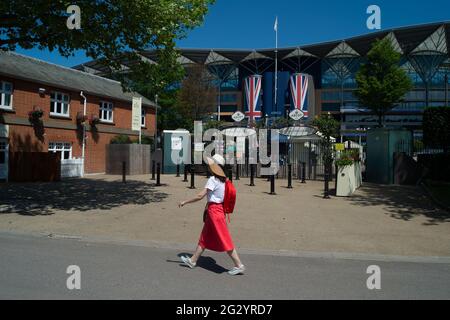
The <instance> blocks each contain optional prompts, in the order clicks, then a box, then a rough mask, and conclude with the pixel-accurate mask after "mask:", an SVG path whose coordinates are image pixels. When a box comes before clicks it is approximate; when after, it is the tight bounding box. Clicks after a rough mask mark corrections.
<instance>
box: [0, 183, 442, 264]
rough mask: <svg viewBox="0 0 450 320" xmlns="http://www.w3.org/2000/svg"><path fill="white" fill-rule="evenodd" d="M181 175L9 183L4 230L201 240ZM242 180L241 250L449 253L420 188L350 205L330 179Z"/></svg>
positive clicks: (377, 189) (237, 228) (0, 197)
mask: <svg viewBox="0 0 450 320" xmlns="http://www.w3.org/2000/svg"><path fill="white" fill-rule="evenodd" d="M181 179H182V178H175V177H174V176H163V177H162V182H163V184H164V185H163V186H162V187H155V186H154V185H153V183H152V182H151V181H150V177H149V176H137V177H129V180H128V181H127V183H126V184H123V183H122V182H121V180H120V177H117V176H104V175H101V176H94V177H89V178H88V179H74V180H64V181H62V182H60V183H37V184H4V185H2V184H0V231H5V232H20V233H25V234H28V233H37V234H46V235H48V234H63V235H72V236H82V237H88V238H91V237H106V238H112V239H125V240H133V241H159V242H168V243H195V242H196V241H197V240H198V236H199V234H200V232H201V229H202V228H203V222H202V214H203V209H204V206H205V204H204V202H201V203H196V204H193V205H190V206H187V207H185V208H183V209H179V208H178V207H177V203H178V202H179V201H181V200H185V199H187V198H192V197H193V196H195V195H196V194H197V193H198V192H199V191H200V189H201V188H202V187H203V186H204V184H205V183H206V179H205V178H204V177H196V185H197V187H198V189H197V190H189V189H188V188H187V186H188V185H189V184H188V183H182V182H181ZM248 182H249V181H248V179H242V180H240V181H237V182H236V181H235V184H236V187H237V190H238V203H237V206H236V212H235V214H234V215H233V217H232V219H231V220H232V222H231V224H230V230H231V234H232V236H233V240H234V242H235V243H236V245H237V246H238V247H239V248H252V249H258V250H261V249H263V250H266V249H268V250H274V251H280V250H291V251H303V252H305V251H311V252H353V253H363V254H365V253H371V254H384V255H400V256H429V257H432V256H450V214H449V213H446V212H442V210H440V209H438V208H435V207H434V206H433V205H432V204H431V203H430V201H429V200H428V199H427V198H426V197H425V196H424V195H423V194H422V193H421V192H420V190H419V189H418V188H414V187H399V186H378V185H369V184H367V185H364V187H363V188H361V189H360V190H358V192H356V193H355V194H354V195H353V196H352V197H350V198H337V197H332V199H330V200H323V199H322V190H323V183H322V182H312V181H308V183H307V184H301V183H300V182H299V181H295V182H294V189H287V188H286V181H285V180H277V182H276V183H277V195H276V196H271V195H268V194H267V192H268V191H269V184H268V183H267V181H265V180H261V179H258V180H257V181H256V187H254V188H252V187H249V186H248V185H247V184H248Z"/></svg>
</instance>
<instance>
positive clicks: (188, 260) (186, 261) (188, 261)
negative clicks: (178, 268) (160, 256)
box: [181, 256, 197, 269]
mask: <svg viewBox="0 0 450 320" xmlns="http://www.w3.org/2000/svg"><path fill="white" fill-rule="evenodd" d="M181 260H182V261H183V263H184V264H185V265H186V266H188V267H189V268H191V269H194V268H195V267H196V266H197V264H196V263H193V262H192V260H191V258H188V257H185V256H181Z"/></svg>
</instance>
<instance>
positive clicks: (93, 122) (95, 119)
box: [89, 114, 100, 127]
mask: <svg viewBox="0 0 450 320" xmlns="http://www.w3.org/2000/svg"><path fill="white" fill-rule="evenodd" d="M99 123H100V118H99V117H98V116H97V115H94V114H93V115H91V117H90V119H89V124H90V125H91V126H92V127H95V126H96V125H97V124H99Z"/></svg>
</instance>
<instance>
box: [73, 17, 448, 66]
mask: <svg viewBox="0 0 450 320" xmlns="http://www.w3.org/2000/svg"><path fill="white" fill-rule="evenodd" d="M441 26H444V28H445V30H446V35H447V46H448V51H449V52H450V23H449V21H445V22H435V23H429V24H423V25H415V26H408V27H401V28H392V29H386V30H382V31H377V32H371V33H368V34H365V35H361V36H356V37H351V38H346V39H338V40H334V41H329V42H323V43H318V44H310V45H299V46H297V47H289V48H279V49H278V57H279V59H283V58H284V57H286V56H287V55H289V54H290V53H291V52H293V51H294V50H296V49H298V48H300V49H302V50H303V51H305V52H307V53H310V54H312V55H314V56H315V57H317V58H319V59H320V58H325V57H326V56H327V55H328V53H330V52H331V51H332V50H333V49H334V48H336V47H337V46H338V45H339V44H340V43H341V42H343V41H345V42H346V43H347V44H348V45H349V46H350V47H351V48H352V49H353V50H355V51H356V52H357V53H358V54H360V55H361V56H364V55H366V54H367V52H368V51H369V50H370V48H371V45H372V43H373V42H374V41H375V40H376V39H383V38H384V37H386V36H387V35H388V34H389V33H393V34H394V36H395V37H396V39H397V40H398V42H399V45H400V46H401V49H402V50H403V52H404V54H405V55H408V54H410V53H411V51H413V50H414V49H415V48H416V47H417V46H418V45H420V43H422V42H423V41H424V40H425V39H427V37H429V36H430V35H432V34H433V32H435V31H436V30H437V29H438V28H440V27H441ZM179 51H180V54H181V55H182V56H183V57H185V58H187V59H189V60H191V61H193V62H195V63H200V64H202V63H205V61H206V60H207V58H208V55H209V54H210V53H211V51H213V52H215V53H217V54H220V55H222V56H223V57H226V58H228V59H230V60H231V61H232V62H233V63H236V64H238V63H243V60H244V59H245V58H246V57H247V56H248V55H249V54H251V53H252V52H257V53H260V54H262V55H264V56H266V57H268V58H270V59H273V58H274V56H275V49H273V48H269V49H257V50H253V49H212V48H210V49H204V48H203V49H179ZM141 54H142V55H144V56H148V57H152V58H153V60H155V61H157V58H156V56H155V54H154V52H153V51H146V52H143V53H141ZM124 65H125V66H126V63H124ZM74 68H75V69H78V70H84V71H89V72H92V73H94V74H99V75H104V74H107V70H106V69H105V67H104V66H102V65H101V64H100V63H99V62H98V61H90V62H87V63H84V64H81V65H78V66H75V67H74Z"/></svg>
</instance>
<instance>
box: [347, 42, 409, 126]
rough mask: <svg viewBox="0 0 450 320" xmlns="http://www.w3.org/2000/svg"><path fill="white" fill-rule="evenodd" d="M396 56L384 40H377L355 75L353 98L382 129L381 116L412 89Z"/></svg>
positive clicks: (399, 57) (398, 57) (382, 119)
mask: <svg viewBox="0 0 450 320" xmlns="http://www.w3.org/2000/svg"><path fill="white" fill-rule="evenodd" d="M400 59H401V55H400V53H398V52H396V51H395V49H394V48H393V46H392V44H391V42H390V41H389V40H388V39H384V40H377V41H376V42H375V43H374V44H373V46H372V49H371V50H370V51H369V53H368V54H367V61H366V62H365V63H364V64H363V65H362V66H361V68H360V70H359V71H358V72H357V74H356V83H357V85H358V88H357V90H356V91H355V96H356V97H357V98H358V99H359V102H360V103H361V105H363V106H364V107H367V108H368V109H370V110H371V111H373V112H374V113H375V114H376V115H377V116H378V124H379V125H380V127H382V126H383V121H384V116H385V114H386V113H387V112H389V111H390V110H391V109H392V108H394V107H395V105H396V104H398V103H399V102H401V101H402V99H403V97H404V96H405V94H406V93H407V92H408V91H410V90H411V89H412V82H411V80H410V78H409V77H408V75H407V73H406V72H405V70H403V69H402V68H401V67H400Z"/></svg>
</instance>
